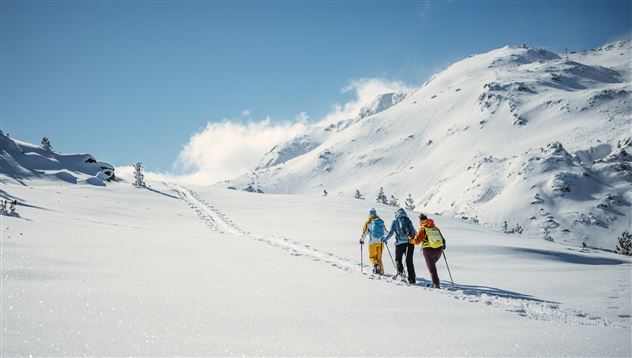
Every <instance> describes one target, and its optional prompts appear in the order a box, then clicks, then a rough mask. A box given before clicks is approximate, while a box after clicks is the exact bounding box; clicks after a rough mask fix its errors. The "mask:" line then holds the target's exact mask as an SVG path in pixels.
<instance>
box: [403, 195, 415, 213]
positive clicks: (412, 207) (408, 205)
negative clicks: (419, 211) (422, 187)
mask: <svg viewBox="0 0 632 358" xmlns="http://www.w3.org/2000/svg"><path fill="white" fill-rule="evenodd" d="M404 205H405V206H406V209H407V210H415V201H414V200H413V196H412V195H410V193H409V194H408V197H407V198H406V200H405V201H404Z"/></svg>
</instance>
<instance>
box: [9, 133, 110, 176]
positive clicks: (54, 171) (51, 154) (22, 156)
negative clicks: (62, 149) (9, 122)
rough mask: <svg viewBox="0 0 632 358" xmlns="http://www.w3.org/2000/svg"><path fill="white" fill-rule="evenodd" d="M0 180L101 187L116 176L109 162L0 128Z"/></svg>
mask: <svg viewBox="0 0 632 358" xmlns="http://www.w3.org/2000/svg"><path fill="white" fill-rule="evenodd" d="M0 169H1V171H0V174H2V175H1V176H0V182H6V181H16V182H19V183H22V184H24V182H25V181H30V180H31V179H46V180H47V181H59V182H61V183H70V184H77V183H87V184H91V185H98V186H103V185H105V181H110V180H113V179H115V178H116V177H115V174H114V167H113V166H112V165H111V164H108V163H104V162H98V161H97V160H96V159H95V158H94V157H93V156H92V155H90V154H60V153H56V152H55V151H53V150H52V149H50V150H49V149H45V148H42V147H41V146H36V145H33V144H30V143H26V142H22V141H19V140H15V139H12V138H9V136H8V135H5V134H4V133H3V132H2V131H0Z"/></svg>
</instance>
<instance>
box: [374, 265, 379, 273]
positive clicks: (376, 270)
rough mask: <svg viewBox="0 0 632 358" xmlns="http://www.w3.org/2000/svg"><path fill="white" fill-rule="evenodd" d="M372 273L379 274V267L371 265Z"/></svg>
mask: <svg viewBox="0 0 632 358" xmlns="http://www.w3.org/2000/svg"><path fill="white" fill-rule="evenodd" d="M373 273H374V274H376V275H379V274H380V265H378V264H375V265H373Z"/></svg>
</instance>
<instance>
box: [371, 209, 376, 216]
mask: <svg viewBox="0 0 632 358" xmlns="http://www.w3.org/2000/svg"><path fill="white" fill-rule="evenodd" d="M369 215H371V216H373V215H377V211H375V208H371V210H369Z"/></svg>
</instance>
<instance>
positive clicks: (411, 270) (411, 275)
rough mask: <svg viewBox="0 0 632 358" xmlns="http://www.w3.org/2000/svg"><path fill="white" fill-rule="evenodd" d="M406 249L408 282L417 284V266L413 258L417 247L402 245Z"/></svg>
mask: <svg viewBox="0 0 632 358" xmlns="http://www.w3.org/2000/svg"><path fill="white" fill-rule="evenodd" d="M402 246H405V247H406V270H408V282H409V283H415V282H417V281H416V276H415V265H414V264H413V256H414V255H415V245H413V244H406V245H402Z"/></svg>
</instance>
